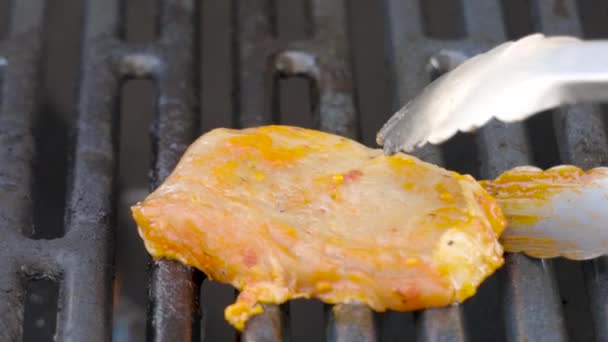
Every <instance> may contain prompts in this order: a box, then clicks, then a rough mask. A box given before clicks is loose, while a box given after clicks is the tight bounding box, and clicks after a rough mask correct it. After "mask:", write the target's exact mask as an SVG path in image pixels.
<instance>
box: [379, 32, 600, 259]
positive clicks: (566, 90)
mask: <svg viewBox="0 0 608 342" xmlns="http://www.w3.org/2000/svg"><path fill="white" fill-rule="evenodd" d="M442 56H444V57H448V61H449V62H450V64H452V66H455V67H454V68H453V69H452V70H451V71H448V72H447V73H446V74H444V75H443V76H441V77H439V78H438V79H437V80H435V81H434V82H433V83H431V84H430V85H429V86H428V87H426V89H424V90H423V92H422V93H421V94H420V95H419V96H418V97H416V98H414V99H413V100H411V101H410V102H409V103H407V104H406V105H405V106H404V107H403V108H401V109H400V110H399V111H398V112H397V113H395V114H394V115H393V117H391V118H390V120H389V121H388V122H387V123H386V124H385V125H384V127H382V129H381V130H380V132H379V133H378V136H377V139H376V140H377V142H378V144H379V145H381V146H383V148H384V152H385V153H386V154H394V153H397V152H399V151H403V152H411V151H413V150H414V149H415V148H417V147H422V146H423V145H425V144H427V143H432V144H439V143H442V142H444V141H446V140H448V139H449V138H451V137H452V136H453V135H455V134H456V133H457V132H459V131H461V132H470V131H473V130H475V129H477V128H480V127H482V126H483V125H485V124H486V123H487V122H489V121H490V120H491V119H493V118H496V119H497V120H500V121H503V122H515V121H520V120H524V119H526V118H528V117H530V116H532V115H534V114H536V113H539V112H542V111H545V110H548V109H552V108H555V107H559V106H562V105H567V104H575V103H580V102H587V101H588V102H591V101H604V100H608V40H587V41H584V40H581V39H577V38H575V37H567V36H553V37H546V36H544V35H542V34H533V35H529V36H527V37H524V38H522V39H520V40H517V41H512V42H506V43H504V44H501V45H499V46H497V47H495V48H493V49H491V50H489V51H488V52H485V53H482V54H479V55H477V56H474V57H472V58H470V59H468V60H467V59H466V58H463V57H462V56H452V57H450V55H449V54H443V55H442ZM505 175H506V176H505V177H498V178H497V179H496V180H489V181H483V182H484V183H485V184H486V186H489V189H492V187H493V186H495V185H496V184H501V182H502V183H504V184H502V186H503V187H504V188H505V189H507V188H509V187H511V188H517V187H521V186H524V187H528V188H531V189H534V188H535V189H537V190H538V189H541V190H539V191H540V192H538V193H537V195H536V196H531V197H526V195H522V194H514V195H509V192H508V191H506V192H505V193H504V194H503V195H500V193H499V194H498V195H497V199H498V201H499V203H500V206H501V209H502V210H503V212H504V214H505V216H506V217H507V221H508V225H507V229H506V230H505V231H504V232H503V234H502V235H501V238H500V239H501V242H502V244H503V247H504V249H505V251H507V252H522V253H525V254H527V255H529V256H532V257H539V258H552V257H565V258H568V259H573V260H586V259H592V258H595V257H598V256H602V255H608V227H607V226H606V222H608V210H607V208H608V168H606V167H601V168H596V169H592V170H588V171H587V172H585V171H583V170H580V169H577V168H575V167H573V166H558V167H555V168H552V169H549V170H546V171H543V170H540V169H537V168H534V167H530V166H522V167H519V168H515V169H512V170H506V172H505ZM563 175H567V176H565V177H564V176H563ZM505 179H506V180H507V181H505ZM509 179H512V180H513V181H512V182H511V181H508V180H509ZM518 179H526V180H527V181H526V182H525V184H523V183H521V184H520V183H517V180H518ZM493 184H494V185H493ZM496 186H498V185H496Z"/></svg>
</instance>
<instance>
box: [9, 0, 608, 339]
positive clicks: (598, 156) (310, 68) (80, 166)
mask: <svg viewBox="0 0 608 342" xmlns="http://www.w3.org/2000/svg"><path fill="white" fill-rule="evenodd" d="M62 6H65V7H62ZM74 6H75V7H74ZM149 6H151V7H152V8H153V10H152V11H151V12H150V11H149V9H148V7H149ZM146 13H151V15H150V16H149V18H151V19H152V20H150V22H149V23H148V24H150V23H151V24H150V25H149V27H151V28H152V29H148V30H147V31H146V32H147V33H144V34H143V36H146V35H148V36H149V37H148V38H151V39H148V40H149V41H146V39H143V41H138V39H137V37H135V38H133V36H131V38H129V32H128V31H129V27H131V28H133V27H135V26H133V25H134V24H133V23H138V22H141V21H142V19H141V18H142V16H146ZM155 13H158V17H156V15H155ZM0 14H1V15H0V17H4V18H5V19H7V18H8V19H10V20H9V21H8V23H9V24H7V25H4V23H5V22H7V21H6V20H2V22H1V23H0V34H1V36H2V37H4V38H3V43H2V44H1V45H0V87H1V88H0V89H1V90H0V230H1V234H2V238H1V239H0V340H1V341H16V340H21V339H24V340H32V341H34V340H36V341H39V340H44V339H52V338H53V336H54V338H55V340H57V341H107V340H110V339H111V338H114V340H115V341H125V340H137V338H142V337H143V336H144V334H145V335H146V336H147V339H149V340H152V341H189V340H200V339H202V340H207V341H215V340H234V339H237V338H240V339H241V340H244V341H283V340H294V341H295V340H301V341H311V340H320V339H328V340H330V341H396V340H414V339H419V340H423V341H464V340H471V341H486V340H492V341H502V340H509V341H526V340H530V341H540V340H546V341H564V340H568V339H572V340H585V341H588V340H598V341H608V325H607V322H608V317H607V316H608V264H607V259H605V258H600V259H596V260H593V261H589V262H583V263H574V262H567V261H564V260H535V259H530V258H527V257H525V256H522V255H507V256H506V265H505V266H504V267H503V268H502V269H501V270H500V271H499V272H497V273H496V274H495V275H494V276H492V277H491V278H490V279H489V280H488V281H486V282H485V283H484V284H483V285H482V287H481V288H480V290H479V293H478V294H477V295H476V296H474V297H473V298H471V299H470V300H468V301H467V302H466V303H465V304H463V305H461V306H453V307H448V308H439V309H431V310H425V311H421V312H415V313H396V312H387V313H381V314H374V313H373V312H372V311H370V310H369V309H368V308H366V307H364V306H358V305H336V306H329V305H323V304H321V303H319V302H316V301H302V300H297V301H293V302H291V303H287V304H285V305H282V306H267V307H266V310H265V312H264V313H263V314H262V315H259V316H256V317H254V318H253V319H252V320H251V321H250V322H249V323H248V326H247V328H246V329H245V331H244V332H243V333H242V334H240V336H238V335H239V334H236V333H235V332H234V331H232V330H231V329H229V328H227V325H226V324H225V323H223V322H222V320H221V317H222V315H223V312H222V310H223V306H224V305H225V304H227V303H226V300H228V301H230V300H231V299H230V297H233V296H234V294H235V293H234V291H232V290H231V289H230V288H228V287H227V286H218V285H217V284H209V283H208V282H207V281H206V280H205V279H204V275H203V274H201V273H199V272H196V271H194V270H193V269H191V268H189V267H185V266H183V265H181V264H179V263H177V262H174V261H166V260H160V261H153V262H152V261H150V267H149V282H148V281H140V282H139V283H137V284H136V285H131V289H132V288H134V286H135V287H139V288H140V291H141V292H142V293H143V292H145V291H146V290H148V294H149V295H148V299H147V307H146V308H144V309H145V310H146V311H147V314H144V313H141V315H140V316H141V317H140V318H143V317H144V315H145V316H146V317H147V324H146V326H138V325H136V324H129V322H130V321H129V319H130V317H132V316H131V314H132V315H135V316H138V311H137V310H132V311H129V308H128V307H129V304H128V301H127V300H125V295H124V291H123V289H124V288H129V283H130V282H132V283H134V282H136V280H137V279H134V277H133V276H130V275H129V272H124V269H125V268H123V267H122V266H121V263H128V262H130V259H131V258H136V257H138V258H140V259H141V260H143V261H142V262H141V263H140V264H137V265H139V266H140V267H141V268H142V269H144V268H145V267H146V266H145V261H146V256H145V253H144V252H143V251H142V248H141V242H140V241H139V240H136V238H134V234H133V233H131V235H130V238H131V239H135V240H134V241H135V243H136V244H137V246H138V247H136V248H135V249H129V248H128V247H127V248H126V250H127V251H126V252H125V250H122V249H124V247H120V246H123V245H122V243H123V242H122V240H121V239H123V238H124V239H126V238H129V233H127V232H125V231H124V230H126V229H131V230H132V231H134V227H129V226H126V225H127V223H123V222H121V221H120V220H117V212H121V210H122V211H124V207H125V206H126V205H127V204H130V203H127V202H129V201H132V200H133V198H130V197H129V194H135V195H134V196H135V198H136V199H140V198H138V196H141V191H140V193H139V195H138V192H136V191H135V192H133V191H132V192H130V193H129V192H128V191H127V190H129V189H126V190H125V188H124V187H118V186H117V185H118V184H119V183H120V182H122V181H123V178H125V179H126V178H128V176H125V175H124V173H128V172H129V170H133V169H138V168H146V167H147V165H145V164H146V163H148V162H147V161H146V159H145V156H143V155H145V154H146V152H144V151H143V150H142V149H144V150H148V149H151V160H150V161H149V164H150V165H151V167H150V177H149V180H148V179H145V177H140V178H142V181H145V182H149V187H150V188H153V187H156V186H157V185H159V184H160V183H161V182H162V180H163V179H164V178H165V177H166V176H167V175H168V174H169V172H170V171H171V170H172V168H173V166H174V165H175V164H176V163H177V161H178V159H179V157H180V156H181V154H182V152H183V151H184V150H185V148H186V147H187V146H188V145H189V143H191V142H192V141H193V139H194V138H196V137H197V136H198V135H199V134H200V133H201V132H202V131H207V130H209V129H211V128H213V127H217V126H233V127H247V126H253V125H260V124H269V123H283V124H294V125H300V126H308V127H315V128H319V129H322V130H326V131H329V132H333V133H338V134H341V135H344V136H348V137H350V138H355V139H359V140H361V141H363V142H364V143H366V144H368V145H373V144H374V138H375V133H376V131H377V130H378V129H379V128H380V126H381V125H382V123H384V122H385V121H386V120H387V119H388V117H389V115H390V114H391V113H392V112H393V111H394V110H396V109H397V108H398V107H399V106H400V105H401V104H403V103H404V102H405V101H406V100H407V99H409V98H412V97H414V96H415V95H416V94H417V93H418V92H419V91H420V90H421V89H422V88H423V87H424V86H425V85H426V84H427V83H428V82H430V81H431V80H432V78H433V77H437V75H439V74H441V73H442V72H445V71H446V70H447V69H448V68H449V66H446V65H434V66H433V67H430V66H429V64H428V61H429V58H430V57H431V56H432V55H433V54H434V53H436V52H437V51H439V50H440V49H449V50H452V51H455V52H459V53H464V54H469V55H471V54H474V53H477V52H480V51H483V50H486V49H489V48H491V47H493V46H495V45H496V44H498V43H500V42H502V41H504V40H507V39H513V38H517V37H520V36H523V35H524V34H526V33H529V32H532V31H541V32H545V33H547V34H571V35H577V36H583V37H602V36H603V37H608V24H607V23H608V20H607V19H608V5H607V4H605V3H603V2H600V1H599V0H598V1H590V0H589V1H582V0H581V1H578V2H577V1H574V0H551V1H549V0H546V1H545V0H504V1H498V0H483V1H481V0H479V1H474V0H460V1H452V2H449V3H448V2H443V1H438V0H437V1H435V0H433V1H417V0H384V1H363V0H356V1H355V0H353V1H348V0H309V1H306V0H299V1H297V0H289V1H287V0H285V1H283V0H281V1H279V0H275V1H271V0H234V1H224V0H213V1H212V0H208V1H204V2H198V1H195V0H159V1H154V2H152V1H131V2H129V1H119V0H103V1H101V0H99V1H96V0H88V1H84V0H83V1H76V0H74V1H61V2H60V1H57V2H55V1H52V2H51V1H44V0H15V1H12V2H11V3H9V1H0ZM68 14H69V15H68ZM81 15H82V19H80V16H81ZM53 18H54V19H53ZM63 21H66V22H69V23H72V24H70V25H72V26H69V25H68V26H67V27H68V29H66V28H65V27H66V26H65V25H64V26H63V27H64V31H61V32H64V33H65V34H66V35H68V34H69V32H68V31H70V28H72V30H71V31H76V32H79V34H81V36H79V39H80V42H81V53H80V58H79V59H80V67H79V68H76V67H75V63H74V64H70V63H66V61H65V60H62V59H61V58H57V57H56V55H59V56H61V51H58V50H57V49H58V48H56V47H54V46H55V45H58V46H60V47H65V44H66V43H65V42H63V43H62V42H61V40H62V39H60V38H63V37H58V36H57V35H56V34H55V36H53V32H55V31H53V30H50V32H51V33H49V32H48V31H49V30H48V29H47V26H49V25H50V26H53V27H59V26H61V24H65V23H62V22H63ZM144 21H145V20H144ZM74 23H77V24H74ZM3 25H4V26H3ZM125 25H126V26H125ZM129 25H131V26H129ZM142 25H144V26H145V25H146V24H142ZM75 26H77V27H78V30H73V28H74V27H75ZM294 27H295V29H294ZM5 31H6V32H5ZM125 31H127V32H126V35H125ZM144 31H145V30H144ZM71 36H72V37H75V36H76V35H75V34H74V33H72V34H71ZM135 36H137V34H135ZM125 37H126V38H127V39H125ZM232 43H234V44H232ZM61 44H64V45H61ZM70 46H71V47H72V49H73V45H70ZM74 51H76V50H74ZM64 52H65V51H64ZM53 56H55V57H53ZM48 58H51V59H53V58H55V59H57V60H59V62H57V63H59V64H61V65H63V68H67V69H69V70H70V71H66V73H65V74H63V73H61V72H58V71H57V70H53V68H52V67H49V65H51V66H53V65H55V64H53V63H49V62H45V61H47V59H48ZM384 58H386V61H388V63H386V64H385V63H384V62H385V60H384ZM68 61H70V59H68ZM59 64H58V65H59ZM45 65H46V67H44V66H45ZM385 66H386V68H385ZM49 69H51V70H49ZM59 70H60V71H61V70H64V69H59ZM201 71H202V72H201ZM76 74H78V82H77V84H78V87H77V88H78V91H77V92H74V94H75V95H74V96H73V97H74V98H75V107H74V108H73V110H74V112H75V113H76V116H75V117H76V118H75V119H74V120H72V119H71V116H70V115H67V116H54V115H53V114H52V113H51V112H50V109H49V106H48V103H47V102H48V97H49V96H51V97H52V96H53V95H49V93H53V89H51V90H49V87H48V84H49V80H48V78H50V79H51V84H53V83H52V81H53V80H61V81H63V80H62V78H63V77H64V76H65V77H68V76H70V75H76ZM49 75H50V76H49ZM389 75H390V77H389ZM132 79H144V80H148V81H147V82H148V84H153V87H148V88H147V89H148V90H147V91H144V93H146V94H147V96H148V97H150V98H151V99H152V101H153V105H152V106H148V107H153V115H151V116H152V119H151V121H152V125H151V130H150V135H149V141H150V145H151V146H150V147H148V146H145V145H147V144H145V143H142V142H141V141H142V140H141V139H140V140H137V139H139V136H138V135H137V134H133V135H132V134H131V133H132V132H136V131H137V132H141V131H142V130H141V127H142V126H144V127H146V125H147V123H146V122H145V121H146V115H147V114H146V113H144V112H145V110H144V111H142V112H139V111H138V109H141V108H142V107H141V106H139V107H138V106H137V105H134V106H132V107H131V109H129V106H126V108H127V109H125V106H124V105H123V106H121V105H120V104H121V103H123V102H124V101H127V102H128V101H129V98H130V97H136V96H137V94H138V93H137V92H129V91H126V90H125V88H126V87H125V82H127V80H132ZM68 83H69V82H68ZM43 84H47V86H46V87H45V86H43ZM57 84H58V85H60V86H61V87H68V88H69V87H70V85H69V84H67V85H66V83H65V82H57ZM488 86H492V85H488ZM121 88H122V91H121ZM199 89H202V91H199ZM497 91H500V89H499V88H498V87H497ZM66 92H67V93H71V91H70V90H66ZM139 94H141V93H139ZM121 95H122V96H121ZM67 98H68V99H70V98H71V97H69V96H67ZM121 108H122V110H121ZM144 108H147V107H145V106H144ZM118 114H120V115H118ZM125 120H126V121H125ZM121 122H122V125H123V126H124V127H122V128H120V127H119V126H121ZM70 127H72V128H73V134H71V135H70V139H67V137H66V136H62V135H65V134H64V133H65V132H67V131H68V129H69V128H70ZM138 127H139V128H138ZM119 128H120V129H119ZM121 131H122V132H121ZM49 137H51V138H49ZM119 137H120V138H121V139H119ZM53 139H59V140H53ZM142 139H143V138H142ZM146 139H147V137H146ZM146 139H144V140H146ZM64 140H65V141H64ZM146 141H147V140H146ZM62 144H63V145H62ZM125 144H126V145H128V146H131V147H124V146H126V145H125ZM129 144H131V145H129ZM64 145H65V146H67V148H68V149H69V151H70V152H67V153H64V152H66V151H64V150H63V147H62V146H64ZM53 146H55V147H57V146H58V147H57V148H53ZM134 146H135V147H134ZM66 155H67V156H68V157H67V160H68V163H67V165H68V167H67V171H65V172H64V171H63V170H64V169H63V167H62V166H60V164H63V162H64V160H65V159H66ZM415 155H417V156H418V157H420V158H422V159H424V160H426V161H429V162H433V163H436V164H440V165H443V166H446V167H448V168H450V169H453V170H456V171H460V172H466V173H470V174H472V175H473V176H475V177H477V178H480V177H483V178H490V177H494V176H496V175H498V174H499V173H500V172H502V171H504V170H507V169H509V168H511V167H514V166H518V165H524V164H536V165H538V166H540V167H549V166H551V165H556V164H560V163H572V164H575V165H578V166H580V167H583V168H591V167H595V166H601V165H603V166H606V165H608V140H607V139H606V130H605V124H604V117H603V114H602V107H601V106H599V105H598V104H593V105H577V106H570V107H567V108H560V109H558V110H555V111H552V112H547V113H544V114H542V115H539V116H536V117H534V118H532V119H531V120H528V121H527V122H524V123H515V124H508V125H507V124H503V123H498V122H492V123H490V124H489V125H487V126H486V127H484V128H483V129H481V130H479V131H478V132H477V133H474V134H461V135H458V136H457V137H455V138H454V139H452V140H450V141H449V142H447V143H445V144H443V145H441V146H426V147H425V148H423V149H422V150H421V151H418V152H416V153H415ZM142 160H143V161H142ZM119 161H120V163H119ZM119 164H122V165H120V166H119ZM141 165H144V167H141ZM56 170H59V171H56ZM49 174H50V176H49ZM64 182H67V183H66V184H64ZM137 185H138V186H139V185H140V184H137ZM63 188H65V189H63ZM64 192H65V193H66V194H67V195H66V196H65V199H64V198H63V195H62V194H63V193H64ZM125 193H127V195H125ZM125 198H126V199H125ZM119 200H120V201H119ZM60 203H65V205H63V204H60ZM119 203H120V204H119ZM64 207H65V210H64V209H63V208H64ZM62 211H65V215H63V213H62ZM57 213H60V214H59V215H58V214H57ZM131 224H132V223H131ZM573 228H574V227H573ZM115 233H116V234H115ZM115 235H116V236H115ZM116 250H118V256H117V257H116V258H115V257H114V255H115V252H116ZM115 259H116V260H115ZM115 261H116V262H115ZM137 265H136V266H137ZM115 269H118V270H119V273H118V275H117V276H116V279H114V277H115ZM126 269H127V270H128V268H126ZM120 270H123V272H122V273H121V272H120ZM113 284H114V286H113ZM148 286H149V287H148ZM201 288H202V291H201ZM124 308H127V309H124ZM123 309H124V310H126V311H127V312H129V314H124V312H125V311H124V310H123ZM138 317H139V316H138Z"/></svg>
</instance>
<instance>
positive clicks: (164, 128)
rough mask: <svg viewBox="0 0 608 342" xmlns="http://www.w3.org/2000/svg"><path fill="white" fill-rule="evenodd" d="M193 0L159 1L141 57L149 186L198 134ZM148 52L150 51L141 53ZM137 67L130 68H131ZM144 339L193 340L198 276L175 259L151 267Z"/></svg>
mask: <svg viewBox="0 0 608 342" xmlns="http://www.w3.org/2000/svg"><path fill="white" fill-rule="evenodd" d="M195 3H196V2H195V1H193V0H165V1H163V2H162V7H161V37H160V40H159V41H158V42H157V43H156V44H153V46H152V47H149V48H148V49H143V50H142V51H141V52H140V54H141V56H147V57H146V58H144V59H141V61H142V62H144V63H143V64H144V65H145V66H149V68H150V71H151V72H152V74H153V77H154V78H155V79H156V81H157V85H158V102H157V108H158V117H157V119H156V120H155V127H154V138H153V139H152V141H153V143H154V146H153V147H154V148H153V151H154V158H155V159H154V167H153V181H152V186H153V187H157V186H158V185H160V183H161V182H162V181H163V180H164V179H165V178H166V177H167V176H168V175H169V173H170V172H171V171H172V169H173V168H174V167H175V165H176V164H177V162H178V160H179V158H180V157H181V155H182V153H183V152H184V151H185V150H186V148H187V147H188V145H189V144H190V143H192V141H193V139H194V138H195V137H196V135H197V134H198V114H197V113H198V108H197V105H196V101H195V95H194V91H195V89H196V84H197V83H196V77H197V75H198V74H197V73H196V72H193V71H194V70H195V67H194V60H195V56H196V52H195V48H194V38H195V34H194V27H195V19H196V8H195ZM148 51H151V52H150V53H147V52H148ZM137 69H139V68H137V67H136V68H135V70H137ZM151 277H152V281H151V289H150V308H149V319H150V321H149V325H150V329H149V331H148V333H149V334H148V335H149V338H150V339H151V340H154V341H187V340H191V339H197V338H198V337H197V336H198V333H199V331H198V329H196V326H197V324H198V322H199V319H200V317H199V308H198V295H199V287H200V282H201V280H202V279H201V277H200V276H199V274H197V273H196V272H195V271H194V270H193V269H192V268H190V267H186V266H184V265H182V264H179V263H178V262H175V261H167V260H159V261H154V263H153V265H152V276H151Z"/></svg>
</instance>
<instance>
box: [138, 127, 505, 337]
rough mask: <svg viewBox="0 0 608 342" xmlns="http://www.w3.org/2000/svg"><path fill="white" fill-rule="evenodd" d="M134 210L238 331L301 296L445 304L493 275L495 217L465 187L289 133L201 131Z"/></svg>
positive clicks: (302, 132)
mask: <svg viewBox="0 0 608 342" xmlns="http://www.w3.org/2000/svg"><path fill="white" fill-rule="evenodd" d="M132 212H133V216H134V218H135V220H136V221H137V224H138V226H139V232H140V235H141V236H142V238H143V240H144V242H145V245H146V248H147V250H148V251H149V253H150V254H151V255H152V256H153V257H154V258H172V259H177V260H179V261H181V262H182V263H184V264H187V265H191V266H194V267H196V268H198V269H200V270H202V271H203V272H204V273H205V274H206V275H207V276H208V277H209V278H210V279H213V280H217V281H220V282H224V283H229V284H232V285H233V286H235V287H236V288H237V289H239V290H240V291H241V292H240V295H239V296H238V298H237V301H236V303H235V304H233V305H231V306H229V307H228V308H227V309H226V312H225V314H226V318H227V320H228V321H229V322H230V323H231V324H232V325H233V326H235V327H236V328H237V329H243V327H244V325H245V323H246V321H247V319H248V318H250V317H251V316H252V315H254V314H257V313H260V312H261V311H262V307H261V305H260V303H283V302H285V301H287V300H289V299H292V298H298V297H306V298H309V297H315V298H318V299H320V300H322V301H324V302H326V303H331V304H335V303H351V302H360V303H365V304H367V305H369V306H370V307H371V308H372V309H374V310H376V311H384V310H387V309H392V310H402V311H403V310H416V309H422V308H427V307H436V306H445V305H449V304H452V303H457V302H461V301H463V300H465V299H466V298H468V297H470V296H472V295H473V294H474V293H475V291H476V288H477V287H478V285H479V284H480V283H481V282H482V281H483V280H484V279H485V278H486V277H488V276H489V275H490V274H492V273H493V272H494V270H496V269H497V268H498V267H500V266H501V265H502V264H503V258H502V254H503V250H502V247H501V245H500V244H499V243H498V236H499V235H500V234H501V232H502V230H503V229H504V226H505V220H504V217H503V215H502V212H501V210H500V208H499V207H498V206H497V204H496V202H495V201H494V199H493V198H492V197H490V196H489V195H488V194H487V193H486V191H485V190H484V189H483V188H482V187H481V186H480V185H479V184H478V183H477V182H476V181H475V180H473V179H472V178H471V177H469V176H463V175H459V174H457V173H455V172H451V171H447V170H445V169H442V168H440V167H437V166H435V165H432V164H428V163H425V162H422V161H420V160H418V159H416V158H414V157H411V156H408V155H405V154H395V155H393V156H385V155H384V154H383V153H382V151H381V150H379V149H370V148H367V147H365V146H363V145H361V144H359V143H357V142H354V141H352V140H349V139H346V138H343V137H339V136H336V135H332V134H328V133H323V132H319V131H314V130H308V129H302V128H296V127H289V126H264V127H258V128H249V129H242V130H231V129H216V130H213V131H210V132H209V133H207V134H205V135H203V136H202V137H200V138H199V139H198V140H197V141H196V142H195V143H193V144H192V146H190V147H189V149H188V150H187V151H186V153H185V154H184V156H183V157H182V159H181V160H180V162H179V163H178V165H177V166H176V168H175V170H174V171H173V172H172V173H171V175H170V176H169V177H168V178H167V179H166V180H165V181H164V183H163V184H162V185H161V186H160V187H159V188H158V189H156V190H155V191H154V192H153V193H152V194H150V195H149V196H148V197H147V198H146V199H145V200H144V201H142V202H141V203H138V204H137V205H135V206H133V208H132Z"/></svg>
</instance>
